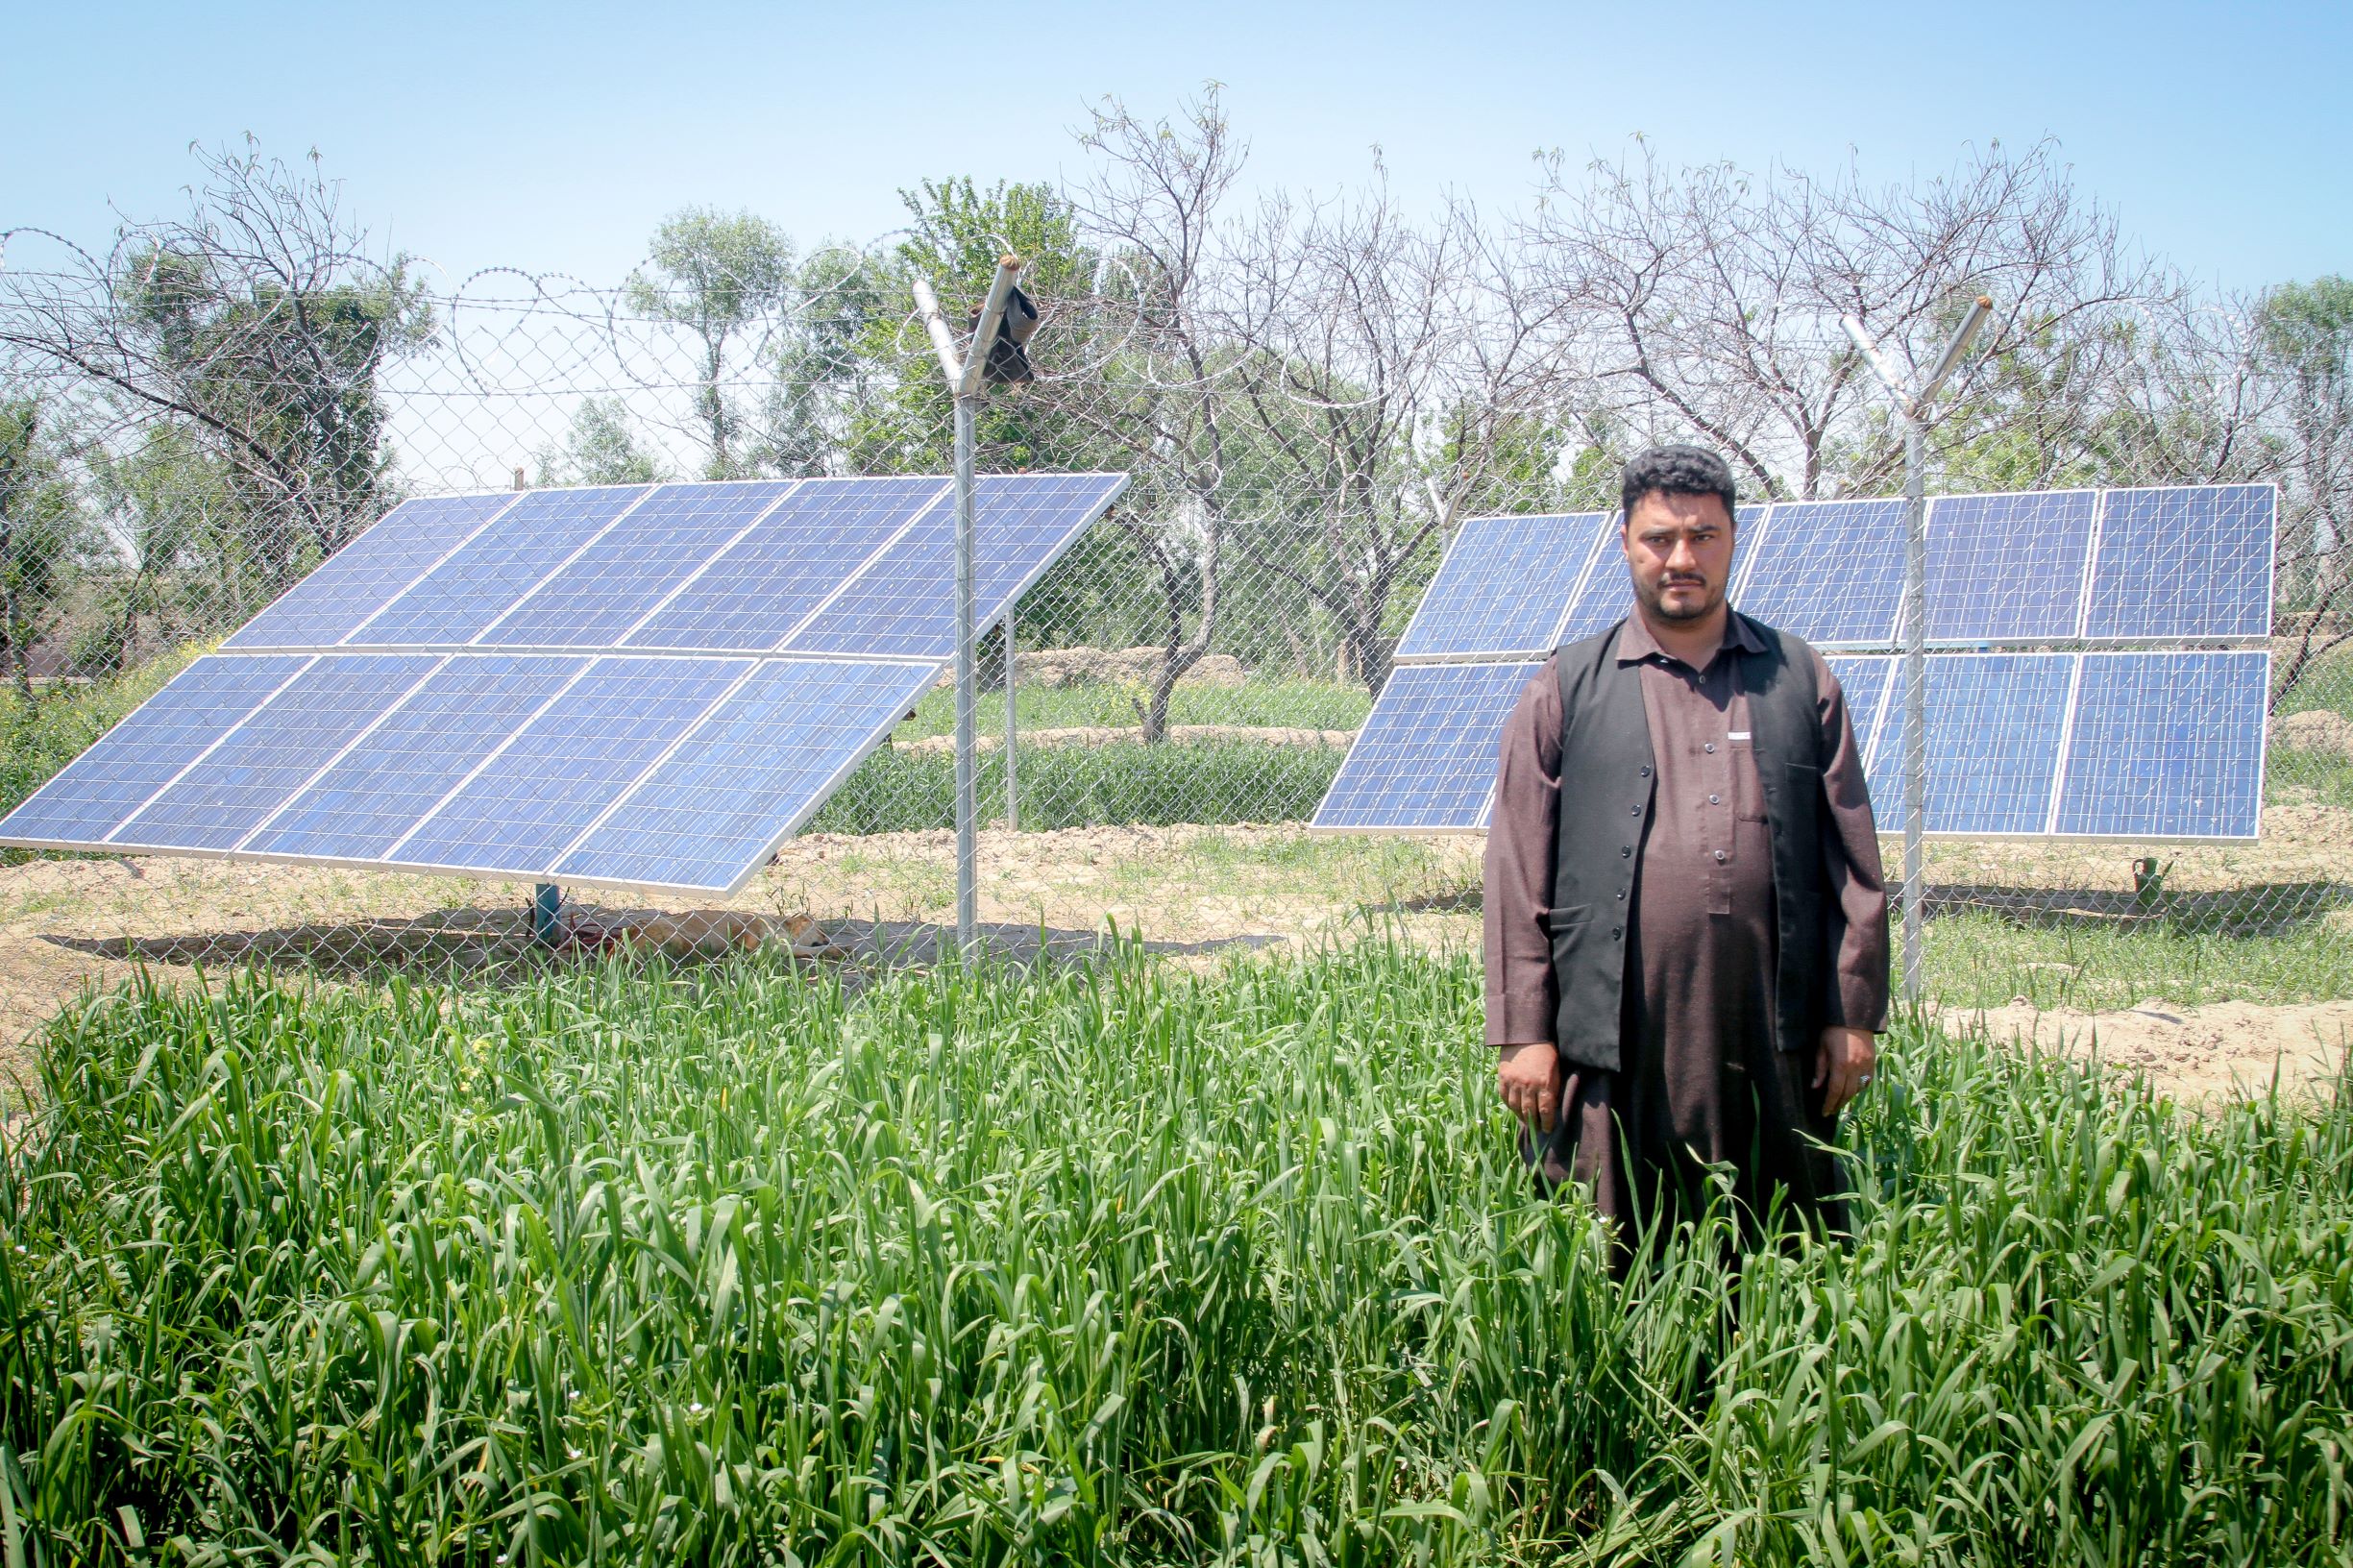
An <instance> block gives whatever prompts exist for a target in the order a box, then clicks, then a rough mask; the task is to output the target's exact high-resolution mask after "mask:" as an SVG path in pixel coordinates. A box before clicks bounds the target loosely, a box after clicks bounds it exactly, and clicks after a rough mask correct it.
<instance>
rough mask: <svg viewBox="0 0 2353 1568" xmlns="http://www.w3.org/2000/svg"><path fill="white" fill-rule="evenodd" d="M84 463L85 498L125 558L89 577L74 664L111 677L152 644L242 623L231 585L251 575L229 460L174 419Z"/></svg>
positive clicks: (236, 586) (236, 593) (237, 597)
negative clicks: (87, 488) (88, 495)
mask: <svg viewBox="0 0 2353 1568" xmlns="http://www.w3.org/2000/svg"><path fill="white" fill-rule="evenodd" d="M88 461H89V467H90V481H91V485H90V489H91V497H92V500H93V501H94V502H96V504H97V505H98V507H99V508H100V510H101V511H102V513H103V515H104V516H105V518H106V520H107V527H108V531H109V532H110V535H111V536H112V537H113V538H115V539H116V540H117V541H119V543H120V545H121V547H122V554H123V555H126V556H127V557H128V560H127V562H126V561H124V560H122V559H119V558H118V559H116V560H115V561H113V562H110V564H109V568H108V570H106V571H105V572H104V573H103V574H93V579H94V580H93V581H92V582H91V585H90V586H91V595H90V599H91V602H90V605H89V610H90V616H89V620H88V622H87V624H86V625H85V626H84V628H83V630H82V633H81V635H80V636H78V637H77V638H76V640H75V644H74V647H73V649H72V660H73V665H74V668H75V669H76V670H78V671H81V672H84V673H86V674H114V673H116V672H119V671H121V670H123V669H124V668H126V667H127V666H128V665H129V664H130V663H132V662H133V661H134V659H135V657H138V656H142V655H143V654H144V653H145V652H146V651H148V650H150V649H152V648H161V647H168V646H169V645H171V644H172V643H175V642H179V641H182V640H184V639H186V638H189V637H199V636H203V635H205V634H206V633H208V632H213V631H217V630H218V629H219V628H220V627H222V626H224V625H235V624H237V622H239V621H240V620H242V619H243V618H244V617H243V615H242V614H241V613H240V609H241V608H242V605H241V603H240V593H239V585H240V584H242V583H245V582H247V581H248V579H250V578H252V577H253V576H255V574H254V573H253V571H252V570H251V568H250V565H249V560H248V551H247V550H246V541H247V529H246V528H245V527H244V526H243V525H244V516H243V513H242V511H241V509H240V507H239V505H238V502H237V499H236V487H235V484H234V481H233V472H232V470H231V468H230V465H228V464H227V463H225V462H223V461H222V460H221V459H220V458H219V457H218V456H217V455H216V454H215V453H214V452H213V451H212V450H211V448H210V447H209V446H208V444H207V443H205V442H204V441H202V440H200V439H198V438H197V436H196V434H195V431H194V429H193V428H192V427H190V426H187V425H184V424H180V423H162V424H158V425H156V426H154V427H152V428H150V429H146V430H144V431H142V432H140V435H139V438H138V440H137V441H136V443H135V444H134V445H133V446H132V447H131V448H130V450H129V451H127V452H123V453H109V452H107V451H106V450H105V449H103V448H98V449H95V450H93V451H91V453H89V458H88Z"/></svg>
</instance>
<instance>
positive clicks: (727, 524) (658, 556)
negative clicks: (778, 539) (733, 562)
mask: <svg viewBox="0 0 2353 1568" xmlns="http://www.w3.org/2000/svg"><path fill="white" fill-rule="evenodd" d="M792 488H793V487H792V485H791V484H789V483H760V484H666V485H664V486H662V487H661V488H660V489H658V490H656V491H654V492H653V493H652V494H651V495H650V496H648V497H647V498H646V499H645V501H644V502H641V503H640V504H639V505H637V506H636V507H634V508H632V509H631V510H630V511H629V512H628V513H627V514H626V515H625V516H624V517H623V518H622V519H621V520H620V521H619V522H617V523H615V524H614V525H613V526H612V527H611V528H609V529H608V530H606V532H605V533H604V534H603V536H602V537H601V538H599V539H598V540H597V541H596V542H595V543H594V544H592V545H590V546H589V547H588V548H587V549H586V550H583V551H580V552H579V554H577V555H576V556H574V557H573V558H572V559H571V560H570V561H569V562H567V563H566V564H565V565H564V567H563V568H562V570H560V571H558V572H557V573H556V574H555V575H554V576H551V577H550V578H548V579H547V581H545V582H543V583H541V584H540V585H539V586H538V587H536V588H534V589H532V590H531V592H530V594H529V595H528V597H527V598H525V599H524V600H522V602H520V603H518V604H517V605H516V606H515V607H514V608H513V609H511V610H509V611H507V612H506V613H505V614H504V615H502V616H501V617H500V618H499V620H498V621H497V622H496V623H495V624H494V625H492V626H491V627H490V629H489V630H488V631H486V632H484V633H483V634H482V636H481V642H482V644H483V645H484V646H486V647H497V648H518V647H539V648H552V647H565V648H606V647H610V646H612V645H613V644H614V643H615V642H617V641H618V640H619V639H620V638H621V636H622V635H623V634H624V633H625V632H626V631H628V630H629V628H630V627H632V626H634V625H637V623H638V622H639V621H640V620H642V619H643V618H644V617H645V615H646V614H647V612H649V611H650V610H651V609H653V608H654V606H655V605H657V604H659V603H661V602H662V600H664V599H665V598H667V597H668V596H669V595H670V593H671V592H672V590H674V589H675V588H676V587H678V586H679V584H681V583H683V582H685V580H686V579H687V578H688V577H689V576H692V575H693V574H694V572H695V570H696V569H697V568H699V567H700V566H701V565H702V564H703V563H704V562H705V561H708V560H709V559H711V557H712V556H714V555H716V554H718V553H719V551H721V549H722V548H723V547H724V546H725V545H726V544H727V543H728V542H729V541H730V540H732V539H734V538H735V536H736V535H737V534H739V533H742V532H743V531H744V530H745V529H746V528H747V527H750V526H751V525H752V524H753V523H755V522H757V521H758V520H759V518H760V517H761V516H762V515H763V514H764V513H766V512H767V511H768V510H769V508H770V507H772V506H773V505H775V504H776V502H777V501H778V500H779V499H781V498H782V497H783V496H784V495H785V494H786V493H788V492H789V491H790V490H791V489H792Z"/></svg>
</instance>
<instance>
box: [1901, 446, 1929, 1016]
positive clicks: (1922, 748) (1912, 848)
mask: <svg viewBox="0 0 2353 1568" xmlns="http://www.w3.org/2000/svg"><path fill="white" fill-rule="evenodd" d="M1927 445H1928V443H1927V436H1926V432H1925V431H1924V430H1923V429H1922V428H1921V423H1920V420H1919V419H1918V418H1917V417H1915V416H1913V415H1911V414H1908V413H1907V414H1906V415H1905V417H1904V421H1903V997H1904V1000H1905V1001H1908V1002H1912V1003H1915V1004H1917V1003H1918V1002H1919V1001H1920V996H1921V985H1922V976H1921V961H1922V959H1923V957H1924V954H1923V953H1922V951H1921V940H1920V924H1921V901H1922V897H1923V895H1924V893H1925V891H1926V888H1925V879H1926V875H1927V871H1926V868H1925V867H1924V864H1923V858H1924V848H1925V840H1926V836H1927V825H1928V499H1927V498H1928V472H1927V471H1928V457H1927Z"/></svg>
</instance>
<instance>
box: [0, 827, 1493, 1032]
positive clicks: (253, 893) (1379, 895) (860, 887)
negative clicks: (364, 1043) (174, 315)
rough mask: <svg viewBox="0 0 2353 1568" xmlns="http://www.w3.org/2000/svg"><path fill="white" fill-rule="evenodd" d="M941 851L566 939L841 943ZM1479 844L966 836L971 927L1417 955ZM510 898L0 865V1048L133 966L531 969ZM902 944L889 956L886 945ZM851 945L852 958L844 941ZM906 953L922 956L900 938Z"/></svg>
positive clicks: (190, 869)
mask: <svg viewBox="0 0 2353 1568" xmlns="http://www.w3.org/2000/svg"><path fill="white" fill-rule="evenodd" d="M954 843H955V841H954V835H953V834H949V833H944V832H935V833H895V834H879V835H872V836H859V837H848V836H837V835H827V834H811V835H809V836H806V837H804V838H800V839H797V840H795V841H794V842H792V843H791V844H789V845H786V846H785V847H784V850H783V852H782V853H781V854H779V855H778V856H777V858H776V860H775V862H774V864H772V865H771V866H770V867H768V868H767V869H766V870H764V871H763V872H762V873H761V875H759V876H758V877H756V878H755V879H753V881H752V882H751V883H750V885H749V886H748V887H747V888H746V889H745V890H744V892H743V893H741V894H737V895H736V896H735V897H734V898H732V899H726V900H719V899H712V898H707V897H699V898H658V897H650V896H647V895H644V894H598V893H595V892H593V891H587V890H581V891H578V892H577V893H576V895H575V896H576V904H575V905H573V906H570V913H569V915H568V919H571V920H573V921H575V922H576V923H579V924H583V925H595V924H599V923H600V922H601V924H603V925H607V926H609V925H611V924H612V923H614V922H615V921H616V920H622V921H624V922H625V921H626V920H629V919H635V920H639V921H641V922H642V921H643V920H644V919H646V918H647V917H649V916H651V915H672V916H677V915H693V916H696V917H699V918H700V919H705V920H709V919H715V918H718V917H721V916H724V915H728V914H740V915H756V916H763V917H767V918H769V919H782V918H785V917H790V916H797V915H802V914H806V915H809V916H814V917H815V918H816V919H818V920H819V921H821V922H830V923H834V924H841V923H843V922H859V929H860V930H861V931H864V932H870V931H872V930H874V929H877V928H882V927H889V928H892V929H898V928H911V927H916V926H921V925H925V924H932V925H938V924H946V923H950V922H952V921H953V919H954V917H955V895H956V888H955V862H954V853H955V849H954ZM1478 864H1479V841H1477V840H1476V839H1468V838H1438V839H1433V840H1423V841H1415V840H1403V839H1365V840H1353V839H1315V838H1311V837H1310V836H1309V835H1308V834H1307V833H1306V831H1305V830H1304V829H1302V828H1300V827H1298V826H1295V825H1284V826H1271V827H1267V826H1236V827H1167V828H1155V827H1093V828H1071V829H1066V830H1064V831H1061V832H1053V833H1007V832H1005V831H1003V830H1001V829H998V830H989V831H984V832H983V833H982V834H981V842H980V870H981V884H980V905H981V907H980V915H981V919H982V920H983V921H984V922H985V923H988V924H992V925H994V926H997V927H1000V928H1002V929H1003V931H1004V932H1006V933H1017V932H1018V933H1027V936H1026V937H1023V938H1021V939H1019V940H1016V938H1015V937H1013V936H1011V935H1007V936H1005V938H1004V940H1003V942H1001V943H1000V945H1006V946H1008V947H1009V948H1019V947H1022V946H1023V945H1024V944H1026V945H1028V946H1033V947H1034V946H1036V945H1037V944H1038V943H1039V941H1040V940H1041V939H1040V938H1039V937H1038V935H1037V934H1038V933H1040V932H1041V931H1042V932H1043V933H1044V934H1045V935H1044V937H1043V939H1042V941H1043V943H1044V944H1045V947H1046V949H1047V950H1056V951H1059V950H1062V948H1064V947H1066V946H1067V945H1069V944H1070V943H1073V942H1083V941H1091V940H1092V939H1093V938H1094V937H1096V936H1097V935H1098V934H1100V933H1102V932H1104V931H1106V930H1107V929H1110V928H1113V927H1115V928H1116V929H1117V930H1118V931H1120V932H1122V933H1127V934H1140V935H1143V936H1146V937H1149V938H1151V939H1153V940H1154V941H1155V942H1158V943H1167V944H1170V945H1171V947H1173V948H1189V947H1190V948H1198V947H1199V946H1201V944H1204V943H1231V942H1238V941H1244V940H1247V941H1249V942H1251V943H1256V944H1262V943H1264V942H1265V941H1267V940H1269V939H1271V940H1273V941H1277V942H1285V943H1292V942H1307V941H1312V940H1318V939H1320V938H1324V937H1328V936H1339V935H1345V934H1347V933H1349V932H1352V931H1355V930H1358V929H1361V928H1362V927H1363V926H1364V924H1365V922H1366V921H1367V920H1369V919H1375V918H1382V917H1380V916H1378V915H1377V912H1381V911H1386V910H1388V909H1390V908H1392V907H1393V906H1396V905H1400V904H1404V905H1409V906H1412V905H1415V904H1416V902H1417V901H1419V902H1421V903H1425V904H1426V903H1428V902H1430V901H1431V900H1432V899H1435V900H1436V903H1437V905H1438V907H1435V908H1427V909H1416V910H1415V911H1414V912H1412V913H1409V914H1406V915H1403V916H1398V917H1393V919H1395V921H1396V923H1397V924H1398V926H1399V928H1401V929H1403V930H1406V931H1407V932H1408V933H1409V934H1411V935H1413V936H1415V937H1416V939H1417V940H1427V941H1429V942H1432V943H1440V942H1448V941H1462V940H1476V936H1477V930H1478V913H1477V907H1476V904H1475V903H1471V904H1467V905H1464V904H1461V903H1460V902H1459V897H1458V895H1459V894H1461V893H1463V892H1464V890H1465V889H1466V888H1471V889H1475V887H1476V880H1477V875H1478ZM528 898H529V890H528V888H527V887H524V886H519V885H507V884H501V883H490V882H472V881H463V880H457V879H453V878H443V877H417V876H400V875H391V874H384V873H378V872H370V871H355V870H342V869H312V868H306V867H293V866H251V865H236V864H231V863H228V862H222V861H206V860H178V859H170V858H165V857H152V858H146V859H137V860H134V859H127V858H126V859H114V860H96V859H88V860H48V861H32V862H28V863H27V864H25V865H21V866H14V867H7V868H0V1040H5V1041H17V1040H21V1039H22V1038H23V1036H24V1035H25V1034H26V1033H27V1032H28V1031H30V1030H32V1029H34V1028H36V1027H37V1026H38V1024H39V1023H40V1022H41V1021H42V1020H43V1019H45V1018H47V1017H52V1016H53V1015H54V1014H55V1013H56V1012H57V1011H58V1009H59V1008H60V1007H61V1006H63V1005H64V1004H65V1003H66V1002H67V1001H68V1000H69V999H71V998H72V997H73V996H74V995H75V994H76V993H77V992H79V991H80V990H81V989H82V988H84V987H85V986H89V985H100V986H103V985H107V984H110V983H112V982H114V981H117V980H119V979H121V978H123V977H124V976H125V975H127V974H129V973H130V972H131V971H132V968H133V964H134V961H144V962H146V963H147V964H148V965H149V966H150V967H151V968H152V969H153V970H154V972H159V973H160V972H175V971H176V972H180V973H182V974H187V975H192V974H193V973H194V971H195V969H196V968H197V967H200V966H207V965H209V966H212V967H215V968H218V967H224V966H227V965H231V964H235V963H240V962H252V961H256V960H270V961H275V962H279V963H282V964H287V965H299V966H301V967H303V968H307V969H309V970H311V971H312V972H315V973H319V974H322V975H325V976H328V977H331V978H332V977H338V976H343V975H349V974H352V973H355V972H358V971H360V970H362V969H364V968H369V967H372V966H377V965H381V964H385V963H391V964H396V965H406V966H410V967H413V968H420V969H438V968H448V967H449V966H451V965H453V964H454V965H456V966H458V967H459V968H466V969H470V970H475V971H482V970H497V969H500V968H503V967H506V966H510V965H513V964H516V963H519V962H522V961H524V960H526V959H528V958H530V957H531V956H532V955H533V951H534V949H533V944H532V942H531V937H530V924H529V917H528V914H527V900H528ZM898 945H899V946H901V947H908V946H909V944H908V943H905V942H903V941H902V942H899V943H898ZM852 946H853V950H855V944H852ZM909 950H917V951H922V950H928V949H927V946H926V944H925V943H914V944H913V946H912V947H911V948H909Z"/></svg>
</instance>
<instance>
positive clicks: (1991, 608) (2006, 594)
mask: <svg viewBox="0 0 2353 1568" xmlns="http://www.w3.org/2000/svg"><path fill="white" fill-rule="evenodd" d="M2098 510H2099V492H2098V491H2096V490H2057V491H2051V492H2047V493H2042V494H2027V495H2010V496H1946V497H1940V498H1938V499H1937V500H1935V501H1932V502H1929V503H1928V583H1927V593H1928V633H1927V634H1928V637H1929V638H1930V640H1932V641H1939V642H2031V641H2040V640H2045V639H2050V640H2058V639H2065V638H2072V637H2073V636H2075V634H2076V628H2077V626H2078V625H2079V623H2080V622H2081V620H2082V615H2083V582H2084V573H2085V571H2086V570H2088V567H2089V563H2090V559H2091V552H2092V526H2093V522H2094V519H2095V518H2096V515H2097V513H2098ZM1899 564H1900V563H1899Z"/></svg>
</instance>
